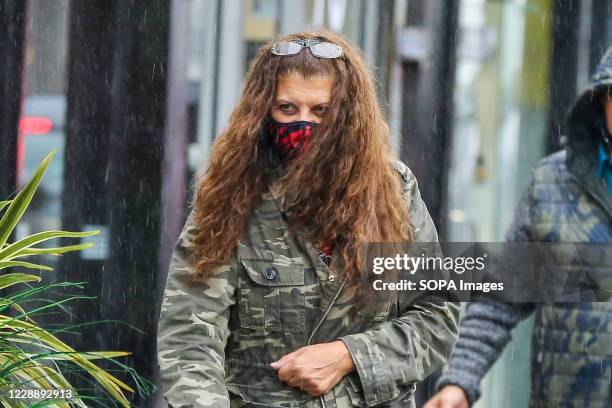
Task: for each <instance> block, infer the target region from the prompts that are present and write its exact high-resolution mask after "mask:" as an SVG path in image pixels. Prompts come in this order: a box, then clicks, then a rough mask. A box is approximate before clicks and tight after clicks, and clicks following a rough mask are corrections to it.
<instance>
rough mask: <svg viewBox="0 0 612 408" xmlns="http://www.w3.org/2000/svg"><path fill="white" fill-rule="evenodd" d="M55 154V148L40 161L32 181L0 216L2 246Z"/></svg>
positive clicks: (23, 211)
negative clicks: (0, 216)
mask: <svg viewBox="0 0 612 408" xmlns="http://www.w3.org/2000/svg"><path fill="white" fill-rule="evenodd" d="M53 156H55V149H53V151H52V152H51V153H49V154H48V155H47V157H45V159H44V160H43V161H42V163H40V166H38V169H36V171H35V172H34V176H32V178H31V179H30V181H28V183H27V184H26V185H25V186H24V187H23V189H21V191H20V192H19V193H18V194H17V196H15V198H14V199H12V200H11V203H10V204H9V206H8V208H7V209H6V212H5V213H4V214H3V215H2V218H0V247H1V246H3V245H4V244H5V243H6V241H7V240H8V238H9V237H10V235H11V233H12V232H13V230H14V229H15V226H16V225H17V223H18V222H19V220H21V217H22V216H23V214H24V213H25V211H26V209H27V208H28V206H29V205H30V202H31V201H32V197H33V196H34V193H35V192H36V189H37V188H38V185H39V184H40V180H41V179H42V177H43V175H44V174H45V171H46V170H47V167H48V166H49V162H50V161H51V159H52V158H53ZM0 259H1V258H0Z"/></svg>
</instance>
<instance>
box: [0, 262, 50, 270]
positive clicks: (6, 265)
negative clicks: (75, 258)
mask: <svg viewBox="0 0 612 408" xmlns="http://www.w3.org/2000/svg"><path fill="white" fill-rule="evenodd" d="M15 266H20V267H23V268H30V269H41V270H43V271H52V270H53V268H51V267H49V266H46V265H38V264H34V263H30V262H22V261H0V270H2V269H6V268H12V267H15Z"/></svg>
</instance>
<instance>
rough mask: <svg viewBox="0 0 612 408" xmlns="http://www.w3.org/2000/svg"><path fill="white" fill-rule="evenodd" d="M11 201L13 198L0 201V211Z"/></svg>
mask: <svg viewBox="0 0 612 408" xmlns="http://www.w3.org/2000/svg"><path fill="white" fill-rule="evenodd" d="M11 201H13V200H6V201H0V211H2V209H3V208H4V207H6V206H7V205H9V204H10V203H11Z"/></svg>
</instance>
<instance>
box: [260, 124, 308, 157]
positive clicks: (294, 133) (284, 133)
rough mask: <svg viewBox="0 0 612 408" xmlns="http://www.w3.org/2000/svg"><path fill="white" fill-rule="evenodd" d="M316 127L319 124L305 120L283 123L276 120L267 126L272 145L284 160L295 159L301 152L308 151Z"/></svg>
mask: <svg viewBox="0 0 612 408" xmlns="http://www.w3.org/2000/svg"><path fill="white" fill-rule="evenodd" d="M316 127H317V123H314V122H308V121H305V120H300V121H296V122H289V123H281V122H277V121H275V120H274V119H270V120H269V122H268V126H267V128H268V134H269V135H270V137H271V138H272V139H271V140H272V145H273V146H274V148H276V150H277V151H278V152H279V153H280V155H281V156H282V158H283V159H293V158H294V157H296V156H297V155H298V154H299V153H300V152H301V151H307V150H308V144H309V142H310V137H311V136H312V132H313V130H314V129H315V128H316Z"/></svg>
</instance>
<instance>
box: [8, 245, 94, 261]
mask: <svg viewBox="0 0 612 408" xmlns="http://www.w3.org/2000/svg"><path fill="white" fill-rule="evenodd" d="M93 245H94V244H93V242H85V243H83V244H77V245H66V246H61V247H56V248H28V249H23V250H21V251H20V252H19V255H17V256H12V257H11V259H15V258H21V257H24V256H30V255H43V254H46V255H61V254H64V253H66V252H73V251H82V250H84V249H87V248H91V247H92V246H93Z"/></svg>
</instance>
